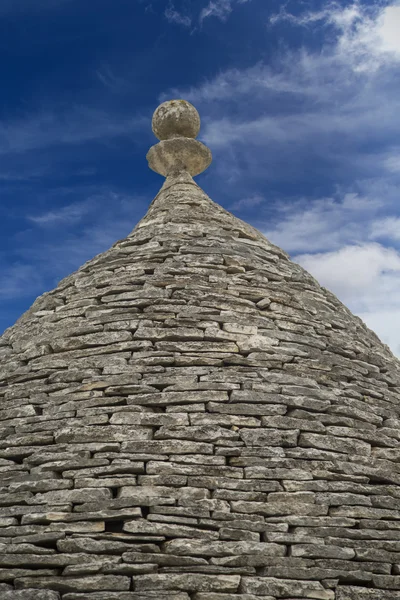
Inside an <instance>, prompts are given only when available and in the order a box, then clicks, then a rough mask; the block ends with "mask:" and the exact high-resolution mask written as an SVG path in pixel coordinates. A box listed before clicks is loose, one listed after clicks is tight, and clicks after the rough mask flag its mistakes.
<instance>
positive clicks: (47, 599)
mask: <svg viewBox="0 0 400 600" xmlns="http://www.w3.org/2000/svg"><path fill="white" fill-rule="evenodd" d="M0 593H1V599H2V600H60V594H59V593H58V592H52V591H50V590H23V591H22V590H19V591H18V590H2V591H1V592H0Z"/></svg>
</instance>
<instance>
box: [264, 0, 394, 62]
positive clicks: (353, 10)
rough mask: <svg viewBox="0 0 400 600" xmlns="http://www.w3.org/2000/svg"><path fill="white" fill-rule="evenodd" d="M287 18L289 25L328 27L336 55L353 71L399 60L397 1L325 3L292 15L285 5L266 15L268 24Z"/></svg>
mask: <svg viewBox="0 0 400 600" xmlns="http://www.w3.org/2000/svg"><path fill="white" fill-rule="evenodd" d="M280 21H289V22H290V23H292V24H293V25H300V26H305V27H308V26H311V25H313V26H315V24H317V23H321V24H322V25H324V26H330V27H332V28H333V29H334V30H335V32H336V36H337V54H338V55H340V56H341V57H342V59H343V60H346V61H347V62H348V64H350V65H351V66H352V68H353V69H354V70H356V71H370V70H374V69H377V68H379V67H381V66H382V65H383V64H385V63H387V62H392V61H396V62H398V61H400V36H399V29H400V4H399V3H397V2H396V3H395V4H387V5H382V4H381V3H376V4H372V3H371V4H368V5H364V6H362V5H361V4H360V3H359V2H354V3H353V4H350V5H347V6H345V7H343V6H342V5H341V4H339V3H338V2H328V4H327V5H326V6H325V8H323V9H322V10H319V11H309V12H303V13H300V14H299V15H293V14H291V13H289V12H287V10H286V9H285V8H282V9H281V11H280V12H279V13H278V14H276V15H273V16H272V17H271V18H270V23H271V24H276V23H279V22H280Z"/></svg>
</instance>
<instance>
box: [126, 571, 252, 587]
mask: <svg viewBox="0 0 400 600" xmlns="http://www.w3.org/2000/svg"><path fill="white" fill-rule="evenodd" d="M239 584H240V576H239V575H200V574H185V575H180V574H175V573H169V574H168V575H142V576H138V577H137V578H136V579H135V590H137V591H145V590H183V591H188V592H236V590H237V589H238V587H239Z"/></svg>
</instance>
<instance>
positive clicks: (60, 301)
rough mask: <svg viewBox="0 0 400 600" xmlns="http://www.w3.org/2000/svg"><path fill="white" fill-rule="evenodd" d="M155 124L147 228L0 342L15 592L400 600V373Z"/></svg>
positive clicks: (2, 522) (202, 152) (2, 534)
mask: <svg viewBox="0 0 400 600" xmlns="http://www.w3.org/2000/svg"><path fill="white" fill-rule="evenodd" d="M177 105H178V108H179V110H180V111H181V113H182V114H183V117H185V115H186V116H187V114H188V113H190V111H191V110H192V108H191V107H189V108H188V107H187V105H185V104H184V103H178V104H176V103H175V104H174V103H171V104H167V105H165V106H164V107H163V110H162V111H161V116H163V118H164V119H166V123H167V125H168V119H170V120H173V119H172V117H174V118H175V117H176V114H177V109H176V106H177ZM186 109H187V110H186ZM163 111H164V112H163ZM185 111H186V112H185ZM178 113H179V111H178ZM190 114H191V113H190ZM190 114H189V116H190ZM196 114H197V113H196ZM158 115H159V120H158V121H157V120H156V122H155V125H154V129H155V131H156V132H158V134H159V137H161V138H164V141H162V142H160V144H158V145H157V146H156V147H155V149H152V150H151V151H150V153H149V161H150V165H151V166H152V168H155V169H157V170H158V171H164V174H166V175H167V179H166V181H165V183H164V185H163V187H162V189H161V191H160V193H159V194H158V195H157V197H156V198H155V200H154V201H153V203H152V204H151V206H150V208H149V211H148V213H147V215H146V216H145V217H144V219H143V220H142V221H141V222H140V223H139V224H138V225H137V227H136V228H135V229H134V231H133V232H132V233H131V234H130V235H129V236H128V237H127V238H126V239H124V240H122V241H120V242H118V243H116V244H115V245H114V246H113V247H112V248H111V249H110V250H108V251H107V252H105V253H104V254H101V255H99V256H97V257H96V258H94V259H93V260H91V261H89V262H88V263H86V264H85V265H84V266H83V267H82V268H81V269H79V270H78V271H77V272H76V273H74V274H73V275H71V276H70V277H67V278H66V279H64V280H63V281H62V282H61V283H60V284H59V285H58V287H57V288H56V289H55V290H53V291H52V292H49V293H47V294H44V295H43V296H42V297H40V298H39V299H38V300H37V301H36V302H35V303H34V305H33V306H32V308H31V309H30V310H29V311H28V312H27V313H26V314H25V315H23V317H21V319H20V320H19V321H18V322H17V323H16V325H15V326H14V327H12V328H10V329H9V330H7V331H6V332H5V334H4V335H3V337H2V338H0V357H1V366H0V396H1V405H0V407H1V408H0V418H1V424H0V473H1V484H0V486H1V487H0V544H1V552H0V597H1V599H2V600H60V599H61V598H62V600H84V599H93V600H150V599H153V600H154V599H156V598H157V600H159V599H166V600H189V599H190V600H233V598H235V599H236V598H238V599H241V600H278V599H287V600H289V599H297V600H302V599H306V598H307V599H309V598H313V599H316V600H335V599H336V600H383V599H385V600H399V599H400V428H399V425H400V417H399V412H400V391H399V384H400V368H399V362H398V361H397V360H396V359H395V358H394V356H393V355H392V354H391V352H390V351H389V350H388V348H387V347H386V346H384V345H383V344H382V343H381V342H380V341H379V339H378V338H377V337H376V336H375V334H373V333H372V332H371V331H370V330H368V329H367V328H366V326H365V325H364V324H363V323H362V321H361V320H360V319H359V318H357V317H355V316H353V315H352V314H351V313H350V312H349V310H348V309H347V308H345V307H344V306H343V305H342V304H341V303H340V302H339V301H338V300H337V299H336V298H335V297H334V296H333V295H332V294H331V293H329V292H328V291H327V290H325V289H324V288H321V287H320V286H319V285H318V283H317V282H316V281H315V280H314V279H313V278H312V277H311V276H310V275H309V274H308V273H306V272H305V271H304V270H303V269H302V268H301V267H300V266H298V265H296V264H294V263H293V262H291V261H290V260H289V258H288V256H287V255H286V254H285V253H284V252H283V251H282V250H280V249H279V248H277V247H276V246H274V245H272V244H271V243H270V242H269V241H268V240H266V239H265V237H263V236H262V235H261V234H260V233H259V232H258V231H257V230H255V229H254V228H252V227H250V226H249V225H247V224H246V223H244V222H243V221H240V220H239V219H237V218H236V217H234V216H233V215H231V214H229V213H228V212H227V211H225V210H224V209H223V208H222V207H220V206H218V205H217V204H215V203H214V202H212V201H211V200H210V199H209V198H208V197H207V195H206V194H205V193H204V192H203V191H202V190H201V189H200V188H199V187H198V186H197V185H196V184H195V183H194V181H193V179H192V177H191V176H190V174H189V172H191V173H196V172H199V169H200V171H201V170H202V169H203V168H205V166H206V165H207V164H208V162H209V160H210V156H209V154H207V153H208V150H207V149H205V147H204V146H202V145H200V143H199V142H196V141H195V140H194V139H193V135H196V133H197V131H194V132H193V131H191V130H190V127H189V126H188V125H187V124H186V125H185V121H184V119H183V121H182V119H181V116H182V115H181V116H180V115H179V114H178V117H176V122H178V123H180V124H181V125H182V123H183V125H182V126H181V127H180V129H179V128H178V130H177V128H176V127H175V130H173V131H172V134H171V133H169V132H168V127H167V128H166V129H167V133H166V134H165V127H164V129H163V128H162V127H160V123H161V125H162V124H163V121H162V119H161V117H160V112H159V113H158ZM171 115H172V117H171ZM170 117H171V118H170ZM183 117H182V118H183ZM180 119H181V120H180ZM190 123H192V124H193V119H192V120H190V119H189V125H190ZM164 124H165V123H164ZM160 128H161V130H162V131H161V132H160ZM174 131H175V134H174ZM176 131H178V133H176ZM173 134H174V135H173ZM184 135H187V137H182V136H184ZM188 171H189V172H188Z"/></svg>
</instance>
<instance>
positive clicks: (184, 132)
mask: <svg viewBox="0 0 400 600" xmlns="http://www.w3.org/2000/svg"><path fill="white" fill-rule="evenodd" d="M152 129H153V133H154V135H155V136H156V137H157V138H158V139H159V140H168V139H170V138H174V137H188V138H195V137H197V135H198V133H199V131H200V116H199V113H198V112H197V110H196V109H195V107H194V106H193V104H190V102H187V101H186V100H168V102H163V104H160V106H159V107H158V108H157V109H156V111H155V112H154V115H153V120H152Z"/></svg>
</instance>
